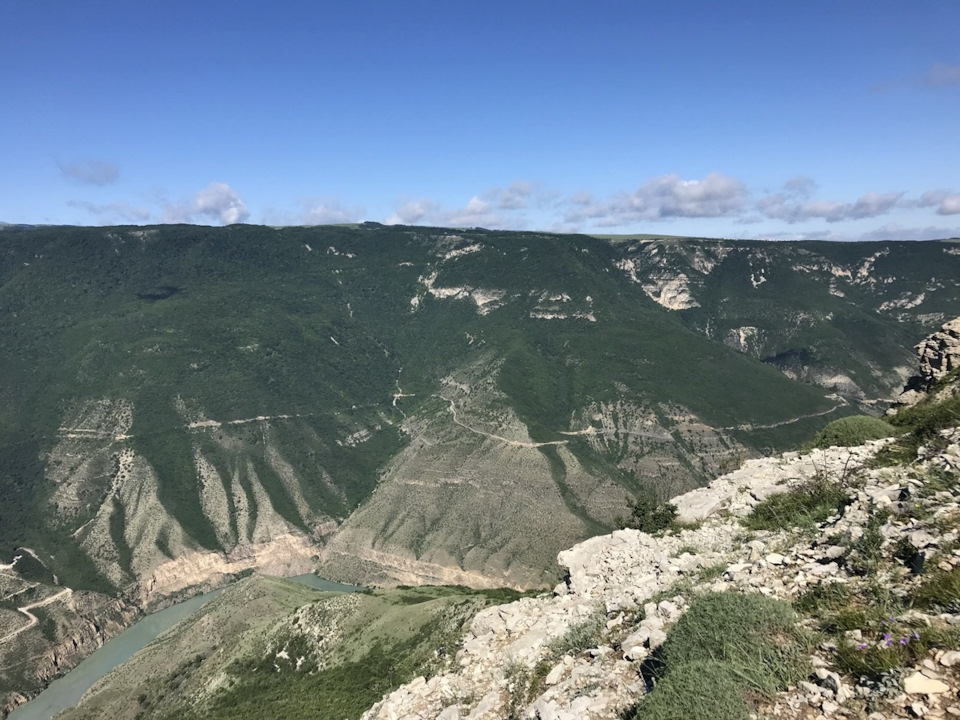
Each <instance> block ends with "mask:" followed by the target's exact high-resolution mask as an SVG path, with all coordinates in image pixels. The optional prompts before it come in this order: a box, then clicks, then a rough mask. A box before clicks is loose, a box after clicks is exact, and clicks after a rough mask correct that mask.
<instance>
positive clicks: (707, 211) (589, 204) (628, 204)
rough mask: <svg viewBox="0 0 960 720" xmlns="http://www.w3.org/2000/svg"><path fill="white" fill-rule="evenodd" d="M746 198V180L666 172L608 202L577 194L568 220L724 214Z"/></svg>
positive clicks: (614, 221) (608, 222) (612, 222)
mask: <svg viewBox="0 0 960 720" xmlns="http://www.w3.org/2000/svg"><path fill="white" fill-rule="evenodd" d="M746 198H747V189H746V186H745V185H744V184H743V182H742V181H740V180H739V179H738V178H735V177H731V176H729V175H724V174H723V173H718V172H714V173H710V174H709V175H707V176H706V177H705V178H704V179H703V180H683V179H681V178H680V176H679V175H676V174H672V175H662V176H660V177H657V178H654V179H653V180H650V181H649V182H648V183H646V184H645V185H643V186H642V187H640V188H639V189H637V190H635V191H634V192H632V193H624V194H621V195H617V196H615V197H614V198H613V199H612V200H608V201H597V200H595V199H594V198H593V196H592V195H590V194H588V193H577V194H576V195H574V196H573V197H571V198H570V200H569V201H568V202H569V204H570V205H573V206H574V207H573V208H572V209H570V210H569V211H568V212H567V213H566V216H565V218H564V219H565V220H566V222H573V223H576V222H581V221H584V220H593V221H595V222H596V223H597V224H598V225H601V226H608V227H614V226H619V225H628V224H631V223H635V222H637V221H641V220H662V219H666V218H712V217H723V216H727V215H733V214H735V213H737V212H738V211H740V210H741V209H742V208H743V206H744V203H745V202H746Z"/></svg>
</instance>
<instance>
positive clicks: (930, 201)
mask: <svg viewBox="0 0 960 720" xmlns="http://www.w3.org/2000/svg"><path fill="white" fill-rule="evenodd" d="M916 204H917V206H919V207H934V206H936V208H937V214H938V215H957V214H960V193H950V192H947V191H946V190H933V191H931V192H925V193H924V194H923V195H921V196H920V199H919V200H918V201H917V202H916Z"/></svg>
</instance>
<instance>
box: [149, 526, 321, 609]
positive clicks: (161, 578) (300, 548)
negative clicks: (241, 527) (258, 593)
mask: <svg viewBox="0 0 960 720" xmlns="http://www.w3.org/2000/svg"><path fill="white" fill-rule="evenodd" d="M334 527H335V526H334V525H331V526H330V527H328V528H321V531H323V530H327V531H332V530H333V529H334ZM316 554H317V547H316V545H315V544H313V542H312V541H311V539H310V538H308V537H304V536H302V535H282V536H280V537H277V538H274V539H273V540H270V541H268V542H264V543H257V544H251V545H240V546H238V547H236V548H234V549H233V550H231V551H230V552H226V553H225V552H194V553H189V554H186V555H183V556H181V557H179V558H177V559H175V560H170V561H168V562H165V563H163V564H162V565H160V566H159V567H157V568H156V569H155V570H154V571H153V572H152V573H151V574H150V576H149V577H147V578H145V579H144V580H143V581H142V582H141V583H140V585H139V586H138V588H137V595H138V598H139V601H140V602H141V603H142V604H144V605H147V604H149V603H152V602H153V601H154V600H155V599H157V598H163V597H168V596H171V595H173V594H175V593H179V592H182V591H184V590H187V589H191V590H195V589H202V590H208V589H209V590H212V589H213V588H215V587H218V586H220V585H223V584H224V583H225V582H227V581H228V580H229V579H230V578H231V577H235V576H237V575H238V574H240V573H243V572H245V571H250V570H254V569H256V570H257V571H259V572H261V573H264V574H267V575H279V576H284V577H286V576H291V575H302V574H304V573H308V572H310V571H311V570H312V569H313V561H314V559H315V558H316Z"/></svg>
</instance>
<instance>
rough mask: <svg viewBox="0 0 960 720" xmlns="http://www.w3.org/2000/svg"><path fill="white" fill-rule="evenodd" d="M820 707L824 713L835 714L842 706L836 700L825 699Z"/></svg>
mask: <svg viewBox="0 0 960 720" xmlns="http://www.w3.org/2000/svg"><path fill="white" fill-rule="evenodd" d="M820 709H821V710H823V714H824V715H833V714H834V713H835V712H836V711H837V710H839V709H840V706H839V705H837V704H836V703H835V702H830V701H829V700H824V701H823V704H822V705H820Z"/></svg>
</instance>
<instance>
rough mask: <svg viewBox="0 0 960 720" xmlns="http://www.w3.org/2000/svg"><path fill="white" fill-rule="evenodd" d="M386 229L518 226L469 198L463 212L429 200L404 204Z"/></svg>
mask: <svg viewBox="0 0 960 720" xmlns="http://www.w3.org/2000/svg"><path fill="white" fill-rule="evenodd" d="M384 222H385V223H386V224H387V225H435V226H438V227H485V228H501V229H502V228H506V227H516V224H511V223H507V222H505V220H504V218H503V217H502V216H501V215H500V214H499V213H498V212H497V209H496V208H495V207H494V205H493V204H492V203H491V202H489V201H487V200H484V199H483V198H482V197H480V196H479V195H474V196H473V197H471V198H470V200H469V201H468V202H467V204H466V205H464V206H463V207H462V208H455V209H453V210H448V209H445V208H443V206H441V205H440V204H438V203H436V202H434V201H433V200H428V199H426V198H423V199H420V200H411V201H407V202H405V203H403V204H402V205H401V206H400V207H398V208H397V210H396V212H394V214H393V215H391V216H390V217H389V218H387V219H386V220H385V221H384Z"/></svg>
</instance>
